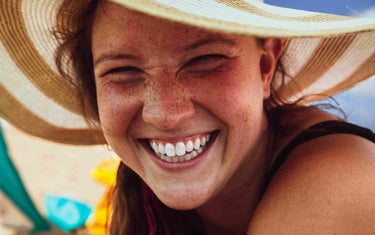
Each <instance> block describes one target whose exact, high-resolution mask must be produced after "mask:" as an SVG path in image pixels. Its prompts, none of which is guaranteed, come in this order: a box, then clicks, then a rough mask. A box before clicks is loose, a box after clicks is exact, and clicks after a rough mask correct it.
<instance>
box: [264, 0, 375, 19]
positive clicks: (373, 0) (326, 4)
mask: <svg viewBox="0 0 375 235" xmlns="http://www.w3.org/2000/svg"><path fill="white" fill-rule="evenodd" d="M264 2H265V3H268V4H271V5H276V6H283V7H289V8H295V9H301V10H310V11H317V12H324V13H331V14H338V15H352V14H353V11H351V10H350V9H352V10H354V11H355V12H361V11H363V10H365V9H367V8H370V7H374V6H375V0H312V1H306V0H264Z"/></svg>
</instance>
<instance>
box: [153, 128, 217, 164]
mask: <svg viewBox="0 0 375 235" xmlns="http://www.w3.org/2000/svg"><path fill="white" fill-rule="evenodd" d="M211 137H212V133H210V134H206V135H196V136H194V137H191V138H187V139H186V140H184V141H180V142H177V143H170V142H165V141H162V140H156V139H150V140H149V144H150V146H151V149H152V150H153V151H154V152H155V154H156V155H157V156H158V157H160V158H161V159H163V160H164V161H167V162H184V161H188V160H190V159H193V158H195V157H196V156H198V155H199V154H201V153H202V152H203V150H204V149H205V148H206V147H207V145H208V143H209V141H210V139H211Z"/></svg>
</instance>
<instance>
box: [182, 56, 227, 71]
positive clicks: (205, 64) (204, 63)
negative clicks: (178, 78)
mask: <svg viewBox="0 0 375 235" xmlns="http://www.w3.org/2000/svg"><path fill="white" fill-rule="evenodd" d="M227 58H228V57H227V56H225V55H220V54H209V55H202V56H198V57H195V58H193V59H191V60H189V61H188V62H187V63H186V64H185V66H184V67H186V68H187V70H188V71H189V72H193V73H207V72H210V71H212V70H214V69H215V68H216V67H218V66H219V65H220V62H222V59H227Z"/></svg>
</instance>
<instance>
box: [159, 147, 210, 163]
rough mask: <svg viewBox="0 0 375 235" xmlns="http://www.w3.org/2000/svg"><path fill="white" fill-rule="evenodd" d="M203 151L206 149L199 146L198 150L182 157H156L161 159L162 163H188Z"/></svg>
mask: <svg viewBox="0 0 375 235" xmlns="http://www.w3.org/2000/svg"><path fill="white" fill-rule="evenodd" d="M205 149H206V146H201V147H200V148H199V149H198V150H193V151H191V152H190V153H187V154H185V155H182V156H173V157H168V156H167V155H165V154H160V153H158V154H157V155H158V156H159V157H160V158H161V159H163V160H164V161H167V162H184V161H188V160H190V159H193V158H195V157H196V156H198V155H199V154H201V153H202V152H203V150H205Z"/></svg>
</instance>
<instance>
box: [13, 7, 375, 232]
mask: <svg viewBox="0 0 375 235" xmlns="http://www.w3.org/2000/svg"><path fill="white" fill-rule="evenodd" d="M116 2H117V3H113V2H109V1H102V2H98V1H92V2H89V3H87V2H83V4H82V6H79V5H80V4H81V3H77V1H72V2H69V1H68V2H65V4H63V5H62V6H61V8H60V9H59V11H58V14H57V19H58V22H59V23H60V25H59V24H57V29H56V30H57V33H55V34H56V35H57V36H58V37H60V39H61V40H60V42H61V44H60V46H59V48H58V50H57V56H56V58H57V65H58V69H59V71H60V73H61V74H62V75H63V76H64V77H66V78H71V79H72V80H71V83H72V85H73V88H71V89H72V90H74V89H76V92H77V91H78V92H79V94H80V95H81V103H82V107H83V109H82V110H79V109H78V111H77V110H74V109H73V108H71V109H69V108H66V109H69V110H70V111H71V112H76V113H80V114H83V115H84V116H85V118H86V120H87V121H88V122H89V123H90V124H91V126H92V129H93V130H95V128H97V126H99V127H100V130H101V131H102V133H103V135H104V137H105V141H106V143H107V144H108V145H109V146H111V148H112V149H113V151H114V152H115V153H117V154H118V155H119V157H120V158H121V160H122V163H121V165H120V167H119V169H118V177H117V183H116V188H115V190H114V194H113V204H112V207H113V213H112V220H111V224H110V229H109V230H110V232H111V234H147V233H148V234H245V233H248V234H309V233H317V234H319V233H324V234H327V233H328V234H331V233H332V234H336V233H337V234H352V233H358V234H370V233H373V232H375V227H374V225H373V223H372V218H373V215H374V214H375V200H373V198H374V197H373V196H374V195H375V183H374V181H373V177H375V169H374V161H375V159H374V155H375V145H374V144H373V143H374V142H375V136H374V134H373V133H371V132H370V131H368V130H366V129H363V128H360V127H356V126H353V125H351V124H347V123H345V122H343V121H341V120H340V119H339V118H337V117H335V116H332V115H330V114H328V113H325V112H323V111H320V110H318V109H314V108H311V107H306V106H304V105H303V103H304V102H309V101H312V100H316V99H317V98H316V96H311V95H310V96H307V95H306V94H315V95H321V94H320V93H317V92H316V90H313V89H311V87H313V88H314V82H317V83H319V79H321V78H324V77H325V76H328V75H332V71H333V69H336V72H335V73H333V74H334V75H337V77H339V78H340V79H342V80H340V79H338V81H333V80H334V79H332V80H331V79H329V80H328V79H326V80H325V82H324V84H325V85H324V86H325V87H326V88H325V89H321V90H320V92H321V93H323V92H326V93H328V94H332V93H334V92H337V91H339V90H342V89H344V88H347V87H348V86H349V85H348V84H351V83H354V81H359V80H360V79H365V78H367V77H368V76H371V75H372V74H374V73H375V71H373V69H368V70H364V68H363V66H369V65H367V64H370V65H373V64H374V63H375V62H374V56H373V55H374V51H375V49H374V48H373V46H368V47H367V48H366V49H365V50H364V49H363V45H366V46H367V42H369V41H371V37H374V36H373V34H374V33H373V31H370V30H372V29H374V28H375V25H374V24H369V23H368V22H365V21H361V20H352V19H347V18H341V17H335V16H327V15H324V17H323V18H324V20H322V21H329V22H325V23H311V22H313V21H314V20H315V21H316V20H319V17H322V15H316V14H315V15H314V14H313V15H312V13H304V12H297V11H292V10H286V9H281V8H280V9H278V11H280V12H278V14H276V13H274V12H275V11H276V10H275V9H274V8H270V7H269V6H267V5H263V4H262V3H259V2H252V1H249V2H241V4H242V5H241V4H240V3H238V4H237V3H233V2H230V1H229V2H226V1H212V2H210V1H197V2H195V1H194V4H198V5H197V6H196V5H193V3H192V2H190V1H189V2H190V4H191V5H187V4H188V2H184V1H173V2H164V1H159V2H154V1H139V2H133V1H116ZM24 4H25V5H27V3H24ZM168 4H169V7H168V6H167V5H168ZM171 4H172V6H171ZM183 4H185V5H183ZM23 7H25V6H23ZM194 7H196V8H195V9H194V10H195V12H194V14H193V13H192V12H193V10H192V9H193V8H194ZM215 7H216V8H215ZM251 7H253V8H251ZM254 7H258V8H259V9H260V10H262V11H260V12H261V13H259V11H258V12H255V13H254V11H253V12H252V10H253V9H254ZM73 8H77V9H79V10H76V11H74V10H72V9H73ZM67 9H69V10H68V11H67ZM210 9H216V10H223V12H220V14H218V15H220V17H223V18H222V19H220V20H217V19H216V18H215V17H218V16H217V15H215V13H212V15H210V16H209V14H210ZM259 9H258V10H259ZM266 10H267V11H268V15H267V14H266V13H265V12H266ZM239 11H240V12H239ZM76 12H79V14H73V13H76ZM202 12H203V13H202ZM212 12H215V11H213V10H212ZM272 12H273V13H272ZM229 13H231V14H233V13H238V17H240V16H241V17H243V18H244V17H245V16H244V15H243V14H247V15H246V16H250V15H256V14H259V15H260V17H263V18H267V17H268V21H269V23H268V25H267V21H265V22H257V23H255V25H252V26H249V25H250V24H254V22H253V21H250V23H249V25H248V26H246V27H244V25H240V24H239V23H238V22H234V20H235V19H232V18H231V19H229V18H230V17H231V16H229ZM292 13H293V14H294V15H292V16H291V17H289V16H287V15H288V14H292ZM25 14H26V13H25ZM272 14H273V15H272ZM155 15H156V16H157V17H155ZM202 15H203V16H202ZM59 17H60V18H59ZM205 17H206V18H205ZM210 17H211V18H210ZM225 17H229V18H225ZM252 17H255V16H252ZM25 18H26V17H25ZM165 18H166V19H165ZM207 18H209V19H210V20H207ZM250 19H251V18H250ZM254 19H257V18H256V17H255V18H254ZM231 20H233V21H231ZM243 20H244V21H246V19H243ZM272 20H279V21H280V22H281V21H283V22H284V23H285V22H288V24H286V23H285V24H284V25H282V24H281V23H280V25H272V27H271V26H270V25H269V24H270V22H271V21H272ZM293 20H294V21H300V22H304V21H307V22H310V23H311V27H313V26H314V27H317V28H318V29H317V28H312V30H310V31H306V30H302V29H300V28H302V26H303V25H302V24H298V23H296V22H291V21H293ZM349 21H350V22H351V23H348V22H349ZM233 22H234V23H233ZM332 22H335V23H332ZM343 22H344V24H345V25H346V26H343ZM265 25H266V26H265ZM271 29H273V30H271ZM361 31H366V32H363V33H359V32H361ZM324 35H325V36H331V37H332V36H333V35H336V36H335V37H332V38H325V39H323V40H322V41H320V40H321V39H320V38H317V39H315V38H310V39H306V40H305V41H304V42H302V39H300V40H301V41H300V42H298V40H299V39H296V41H293V40H289V39H281V38H284V37H285V38H286V37H296V36H315V37H317V36H324ZM297 45H298V46H297ZM312 45H313V46H312ZM293 47H294V48H293ZM352 47H353V48H352ZM301 48H304V50H303V51H299V49H301ZM286 49H288V50H286ZM359 49H362V51H361V56H359V55H358V56H357V57H356V58H353V53H354V54H355V51H356V50H359ZM283 51H284V54H283ZM353 51H354V52H353ZM365 51H367V53H370V54H369V55H365ZM293 53H294V54H293ZM309 53H310V56H311V57H310V56H308V55H307V54H309ZM65 55H68V56H69V57H70V60H71V61H72V66H73V68H74V72H73V71H71V70H69V68H67V66H66V60H65V59H66V58H67V57H65ZM292 55H293V56H292ZM281 56H282V57H283V59H284V60H283V61H282V62H284V61H286V63H287V64H288V70H286V71H283V70H282V67H283V66H282V65H281V59H280V57H281ZM359 57H363V58H362V62H361V63H359V64H358V65H357V66H355V65H354V64H355V63H353V61H355V60H358V58H359ZM322 58H323V59H324V61H323V60H322ZM333 58H335V59H333ZM308 59H310V60H308ZM345 60H347V61H346V62H345ZM342 61H344V62H345V63H344V62H342ZM333 62H335V63H337V64H340V63H341V62H342V63H343V65H345V66H347V65H348V64H350V65H351V66H352V68H351V70H350V69H348V68H347V67H346V69H343V68H342V67H343V66H341V68H342V71H341V72H342V73H344V72H346V73H347V74H346V75H345V76H343V75H341V74H339V72H337V69H338V68H340V66H338V67H335V66H336V64H335V63H333ZM291 63H292V64H293V63H294V65H293V66H291ZM361 66H362V67H361ZM298 67H299V70H296V68H298ZM354 67H355V68H354ZM370 67H371V66H370ZM293 68H294V70H296V71H297V72H296V71H293ZM330 69H331V70H330ZM343 70H345V71H343ZM359 70H360V71H366V74H365V75H364V74H362V73H361V74H360V75H358V74H357V75H356V71H359ZM301 71H304V72H303V73H302V72H301ZM288 74H291V75H292V76H291V77H292V78H289V80H288V78H287V77H286V76H287V75H288ZM350 74H354V75H355V76H354V75H353V76H354V78H351V77H350ZM304 77H308V78H309V79H315V80H308V79H307V80H306V79H305V80H303V78H304ZM57 81H59V80H56V81H55V84H57ZM334 82H336V83H334ZM62 83H63V82H62ZM284 83H285V84H284ZM327 83H330V84H329V85H327ZM293 84H295V85H293ZM318 85H319V84H318ZM297 87H300V88H301V90H302V91H303V94H305V96H303V97H302V98H301V94H299V93H297V92H296V88H297ZM315 88H316V87H315ZM328 88H330V89H328ZM333 88H335V89H333ZM59 89H60V88H59ZM61 89H64V88H61ZM69 89H70V88H69ZM39 90H44V91H46V90H47V89H43V88H39ZM309 92H310V93H309ZM60 94H62V93H60ZM303 94H302V95H303ZM46 96H53V97H54V98H55V102H56V103H60V105H61V103H64V102H61V100H59V99H60V98H61V97H58V95H57V94H56V95H51V94H49V95H46ZM322 96H323V95H322ZM299 98H301V99H299ZM76 100H78V99H75V100H74V99H73V101H72V102H76ZM68 103H69V102H65V104H68ZM24 106H25V105H24ZM61 106H63V105H61ZM66 106H69V105H66ZM76 107H77V106H76ZM78 107H79V105H78ZM54 115H56V114H54ZM8 119H9V120H10V121H12V120H14V119H12V118H8ZM15 122H16V121H13V123H15ZM34 122H35V121H34ZM39 123H40V122H39ZM15 124H16V125H17V123H15ZM52 126H53V125H52ZM66 126H67V125H65V127H66ZM60 127H61V126H60ZM73 128H76V127H73ZM73 128H72V129H73ZM24 129H26V128H24ZM76 129H78V128H76ZM30 130H31V127H30V129H29V131H30ZM53 130H60V132H54V133H51V132H48V134H46V133H45V130H44V131H43V133H39V134H38V133H34V134H35V135H39V136H43V137H44V138H49V139H55V140H58V141H65V142H76V143H77V142H78V143H93V139H92V138H93V137H89V136H84V135H85V134H87V133H88V132H87V131H86V132H84V131H83V130H75V132H74V130H70V131H69V132H68V133H72V135H73V136H71V137H70V139H68V137H67V136H68V134H66V133H64V132H65V131H66V129H61V128H60V129H59V128H58V127H54V128H53ZM101 131H99V130H96V132H99V133H101ZM84 133H85V134H84ZM64 138H65V139H64ZM90 138H91V139H90ZM95 138H96V137H95ZM74 139H75V140H74ZM98 141H101V139H98Z"/></svg>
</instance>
